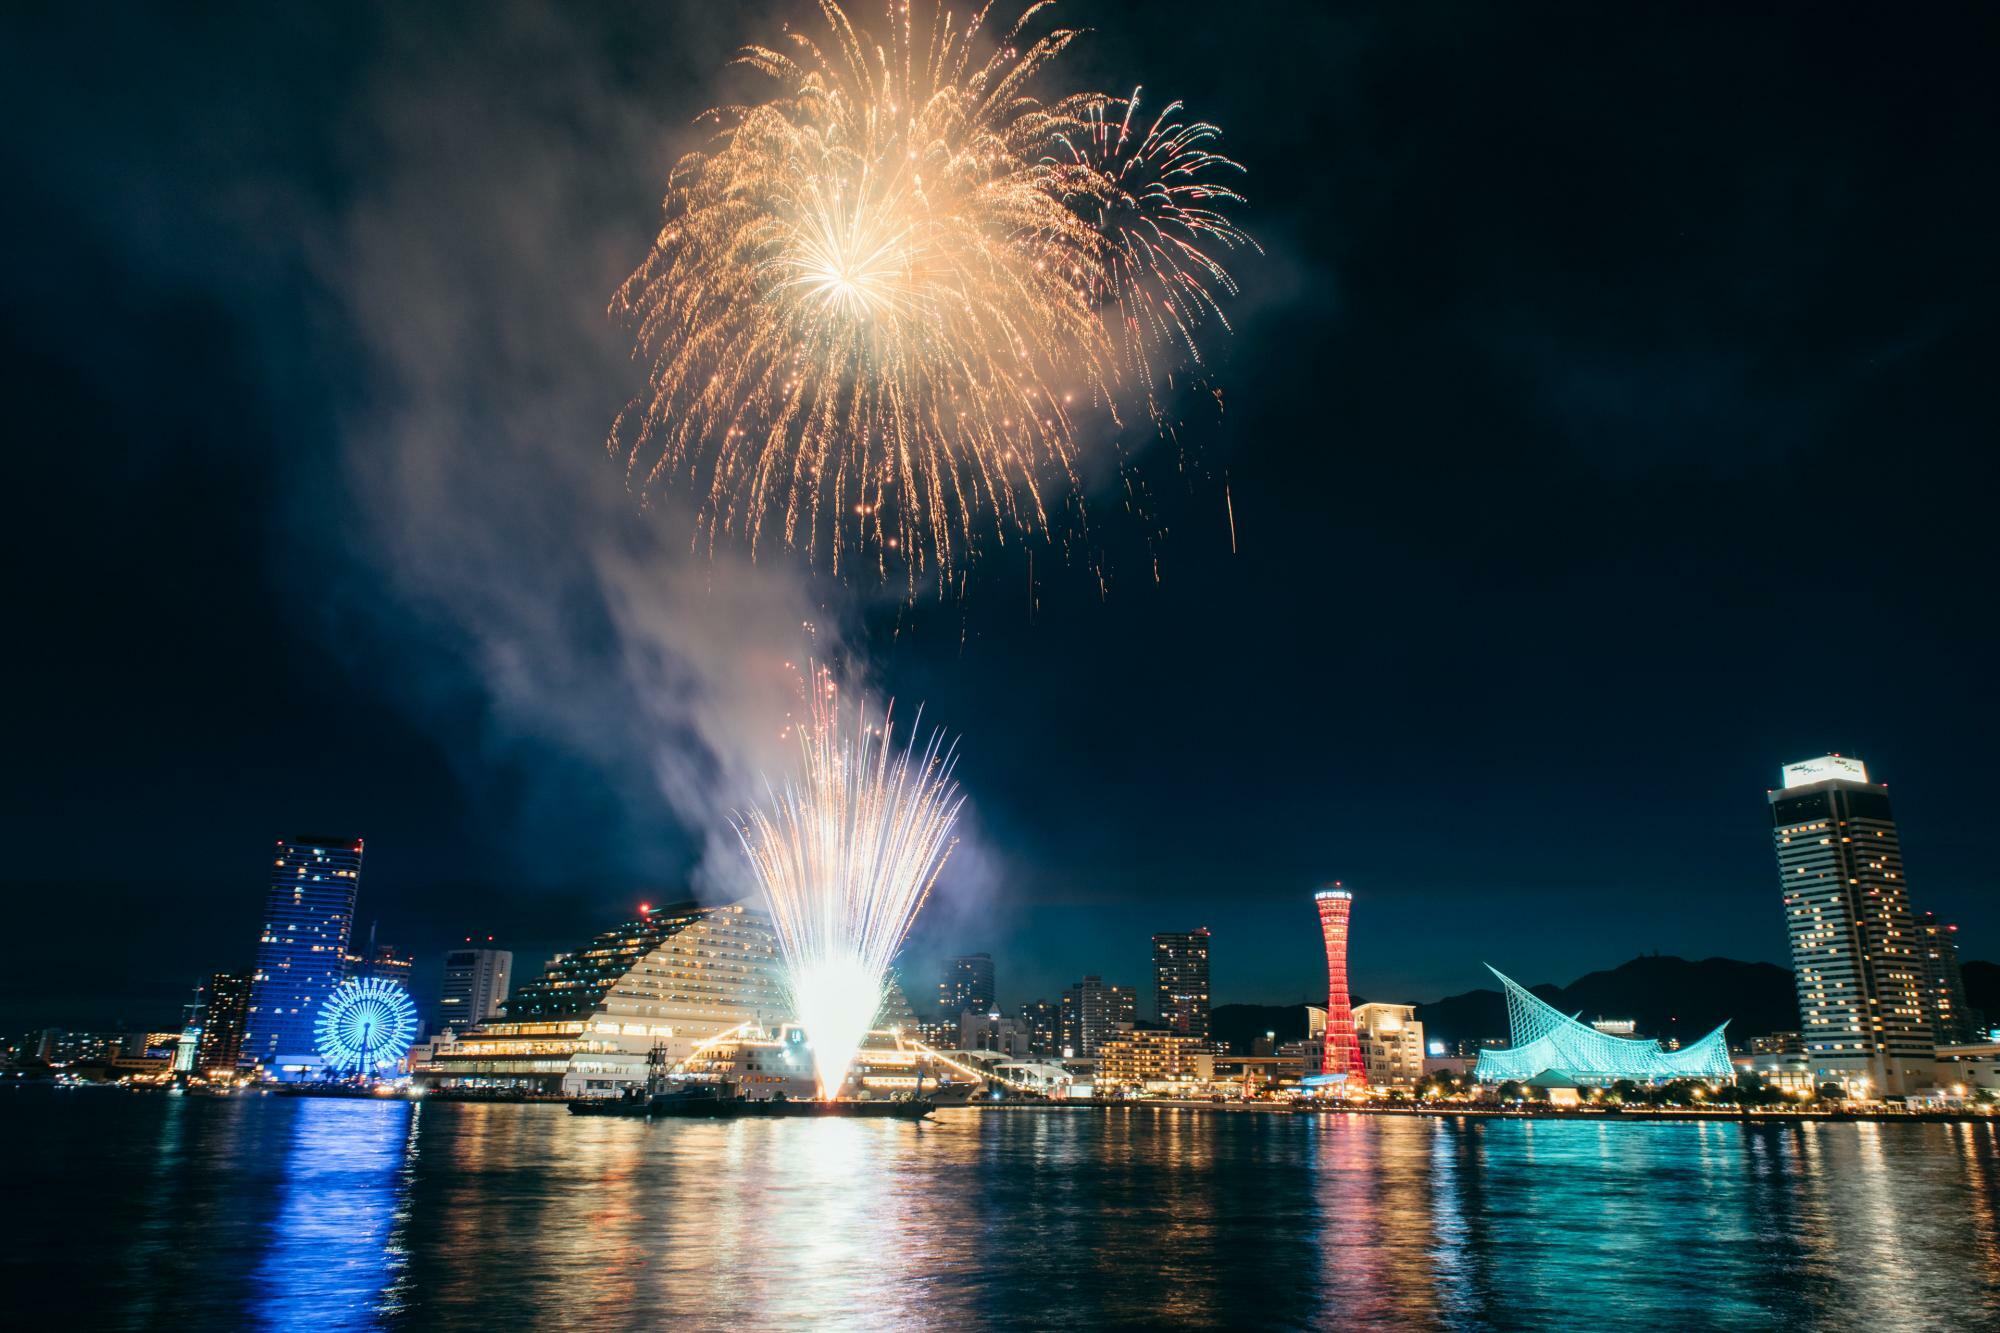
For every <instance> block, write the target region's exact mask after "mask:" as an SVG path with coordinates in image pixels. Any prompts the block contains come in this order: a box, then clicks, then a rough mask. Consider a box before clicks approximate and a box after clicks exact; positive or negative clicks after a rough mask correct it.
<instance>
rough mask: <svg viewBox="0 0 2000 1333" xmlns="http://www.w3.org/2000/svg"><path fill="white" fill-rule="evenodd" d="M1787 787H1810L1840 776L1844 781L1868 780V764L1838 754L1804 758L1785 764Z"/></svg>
mask: <svg viewBox="0 0 2000 1333" xmlns="http://www.w3.org/2000/svg"><path fill="white" fill-rule="evenodd" d="M1784 773H1785V787H1786V789H1787V790H1789V789H1790V788H1793V787H1809V786H1811V785H1812V784H1813V783H1815V782H1825V781H1827V780H1829V779H1831V778H1839V779H1840V780H1841V781H1843V782H1866V781H1868V766H1867V765H1866V764H1864V763H1862V762H1861V761H1860V760H1859V759H1848V758H1845V757H1844V756H1841V755H1837V754H1827V755H1821V756H1820V757H1819V758H1817V759H1802V760H1800V761H1799V762H1798V763H1796V764H1786V765H1785V770H1784Z"/></svg>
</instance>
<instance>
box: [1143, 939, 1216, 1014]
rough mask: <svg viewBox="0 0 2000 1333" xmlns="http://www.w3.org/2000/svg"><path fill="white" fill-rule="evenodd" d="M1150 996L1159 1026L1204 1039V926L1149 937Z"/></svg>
mask: <svg viewBox="0 0 2000 1333" xmlns="http://www.w3.org/2000/svg"><path fill="white" fill-rule="evenodd" d="M1153 996H1154V1000H1155V1002H1156V1003H1157V1005H1158V1007H1159V1015H1160V1026H1161V1027H1164V1028H1166V1029H1168V1030H1169V1031H1172V1032H1178V1033H1181V1034H1183V1035H1184V1036H1189V1037H1199V1038H1201V1039H1202V1040H1203V1041H1207V1040H1208V1027H1209V1018H1208V927H1207V926H1202V927H1200V928H1198V929H1195V930H1183V931H1170V932H1168V933H1166V934H1163V935H1155V936H1153Z"/></svg>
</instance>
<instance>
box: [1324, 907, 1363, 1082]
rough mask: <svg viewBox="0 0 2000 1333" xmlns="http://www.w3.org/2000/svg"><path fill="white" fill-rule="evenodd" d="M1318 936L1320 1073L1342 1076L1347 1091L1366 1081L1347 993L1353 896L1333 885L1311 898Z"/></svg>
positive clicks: (1351, 1002)
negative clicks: (1322, 1003) (1322, 987)
mask: <svg viewBox="0 0 2000 1333" xmlns="http://www.w3.org/2000/svg"><path fill="white" fill-rule="evenodd" d="M1313 901H1315V902H1316V903H1318V904H1319V929H1320V934H1321V935H1323V936H1324V937H1325V938H1326V1057H1325V1059H1324V1060H1323V1061H1322V1062H1321V1072H1322V1073H1324V1074H1329V1075H1344V1076H1345V1077H1346V1080H1347V1085H1348V1086H1349V1087H1358V1086H1361V1085H1363V1084H1365V1083H1367V1081H1368V1071H1367V1067H1366V1066H1365V1065H1363V1064H1362V1061H1361V1041H1360V1039H1359V1038H1358V1037H1356V1036H1355V1034H1354V1004H1353V1000H1352V997H1350V996H1349V995H1348V993H1347V918H1348V914H1349V912H1350V910H1351V909H1352V908H1353V906H1354V895H1353V894H1351V893H1349V892H1348V891H1347V890H1346V889H1343V888H1341V887H1340V885H1339V884H1338V883H1336V884H1335V885H1334V886H1333V887H1332V888H1328V889H1321V890H1320V891H1319V892H1317V893H1315V894H1314V895H1313Z"/></svg>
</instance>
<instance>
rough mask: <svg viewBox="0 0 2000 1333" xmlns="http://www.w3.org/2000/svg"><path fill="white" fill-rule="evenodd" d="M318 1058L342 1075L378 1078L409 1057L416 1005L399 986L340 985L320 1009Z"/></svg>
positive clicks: (375, 982)
mask: <svg viewBox="0 0 2000 1333" xmlns="http://www.w3.org/2000/svg"><path fill="white" fill-rule="evenodd" d="M315 1030H316V1033H317V1037H318V1045H319V1054H320V1058H321V1059H322V1060H325V1061H326V1063H327V1067H328V1068H329V1069H333V1070H337V1071H339V1072H340V1073H343V1074H379V1073H381V1072H383V1071H384V1070H388V1069H393V1068H395V1067H396V1065H397V1064H398V1063H399V1062H400V1061H401V1060H402V1058H403V1057H404V1056H406V1055H408V1054H409V1053H410V1043H412V1042H413V1041H415V1040H416V1038H417V1005H416V1001H414V1000H412V999H411V998H410V993H409V991H407V990H405V989H403V987H402V985H401V984H400V983H399V982H394V981H384V980H382V978H380V977H369V978H367V979H365V980H354V981H343V982H341V983H340V985H338V986H336V987H334V990H333V993H332V994H331V995H329V996H327V997H326V999H325V1001H324V1002H322V1003H321V1005H320V1007H319V1019H318V1022H317V1024H316V1028H315Z"/></svg>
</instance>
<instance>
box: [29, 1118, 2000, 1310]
mask: <svg viewBox="0 0 2000 1333" xmlns="http://www.w3.org/2000/svg"><path fill="white" fill-rule="evenodd" d="M0 1143H4V1144H5V1145H6V1150H7V1159H8V1160H7V1165H6V1167H5V1170H4V1175H0V1179H4V1180H5V1181H6V1185H7V1189H6V1193H7V1203H8V1206H7V1208H6V1209H5V1213H4V1216H5V1221H4V1223H0V1227H4V1235H0V1240H4V1242H5V1250H4V1253H5V1258H4V1261H0V1267H4V1269H5V1272H4V1274H0V1277H4V1279H5V1283H6V1286H5V1293H4V1299H5V1300H6V1301H7V1302H8V1304H9V1306H10V1307H11V1309H12V1312H13V1314H14V1315H15V1317H16V1318H20V1317H21V1316H23V1315H24V1314H25V1315H27V1316H28V1317H31V1318H33V1319H34V1320H35V1322H36V1323H37V1324H47V1325H54V1324H55V1323H57V1322H58V1321H60V1323H61V1324H62V1325H64V1326H67V1327H84V1328H91V1327H131V1328H231V1327H240V1326H258V1325H263V1326H275V1327H285V1328H292V1327H310V1328H313V1329H319V1330H331V1329H341V1328H369V1327H389V1328H403V1327H448V1328H460V1327H465V1328H470V1327H487V1328H503V1329H514V1328H537V1329H539V1328H565V1329H570V1328H577V1329H596V1328H636V1327H664V1326H667V1325H669V1324H680V1325H682V1326H686V1327H697V1328H705V1327H735V1328H762V1327H772V1326H789V1327H801V1326H815V1327H842V1326H847V1327H929V1326H941V1325H949V1326H955V1327H987V1326H995V1325H1022V1326H1030V1327H1043V1328H1046V1327H1052V1326H1080V1325H1090V1326H1128V1327H1140V1326H1157V1325H1162V1324H1181V1325H1203V1326H1255V1327H1268V1328H1286V1327H1353V1328H1398V1329H1401V1328H1444V1329H1461V1328H1463V1329H1476V1328H1544V1327H1562V1328H1571V1329H1575V1328H1605V1327H1612V1328H1618V1327H1644V1328H1649V1329H1656V1328H1659V1327H1662V1326H1669V1325H1670V1326H1675V1327H1679V1328H1687V1329H1695V1328H1746V1329H1749V1328H1759V1329H1761V1328H1790V1327H1797V1328H1853V1329H1896V1328H1958V1329H1973V1328H1996V1327H2000V1142H1996V1134H1995V1127H1994V1126H1992V1125H1980V1126H1976V1127H1971V1126H1951V1125H1876V1124H1858V1125H1855V1124H1849V1125H1800V1126H1786V1127H1769V1126H1751V1127H1745V1126H1738V1125H1726V1124H1658V1123H1620V1124H1611V1125H1594V1124H1578V1123H1569V1122H1556V1121H1479V1120H1468V1121H1463V1122H1459V1121H1451V1120H1412V1119H1388V1118H1380V1117H1358V1116H1355V1117H1339V1118H1333V1117H1327V1118H1320V1117H1306V1116H1278V1115H1254V1114H1217V1113H1199V1112H1193V1111H1174V1110H1131V1111H1115V1112H1098V1111H1083V1110H1077V1111H1059V1112H1044V1113H1032V1112H1011V1113H1010V1112H1002V1113H984V1114H982V1113H980V1112H976V1111H947V1112H942V1113H940V1114H939V1115H938V1117H937V1118H936V1120H935V1121H934V1122H932V1123H929V1124H923V1125H905V1124H884V1123H875V1122H865V1123H864V1122H855V1121H781V1122H736V1123H700V1122H685V1123H668V1122H662V1123H657V1124H647V1123H646V1122H644V1121H632V1120H610V1119H580V1118H577V1117H573V1116H570V1115H568V1114H566V1113H565V1112H564V1111H563V1109H562V1108H561V1107H559V1106H556V1107H549V1106H464V1105H448V1104H444V1103H428V1104H410V1103H404V1102H397V1103H380V1104H378V1103H371V1102H357V1101H310V1100H292V1099H279V1098H256V1099H204V1098H191V1097H143V1096H131V1095H126V1094H121V1093H117V1092H96V1091H92V1092H72V1093H58V1092H53V1091H45V1090H9V1091H5V1092H0ZM9 1322H12V1321H11V1320H10V1321H9ZM15 1326H16V1327H20V1326H22V1325H21V1324H15Z"/></svg>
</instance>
